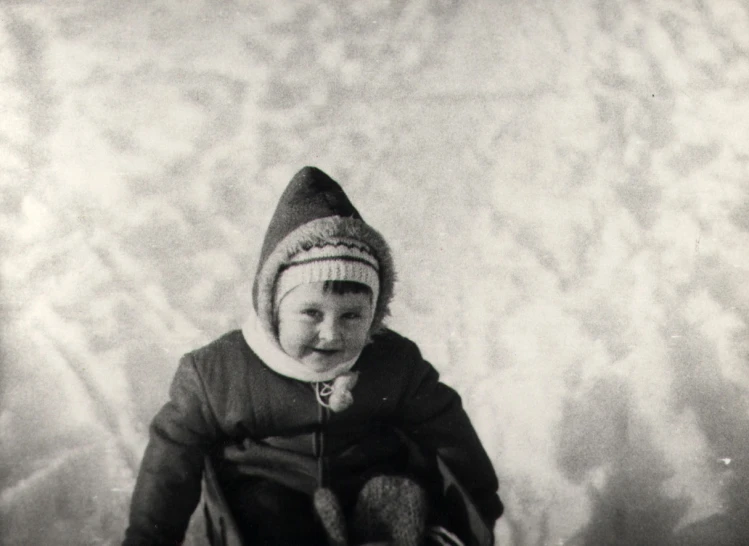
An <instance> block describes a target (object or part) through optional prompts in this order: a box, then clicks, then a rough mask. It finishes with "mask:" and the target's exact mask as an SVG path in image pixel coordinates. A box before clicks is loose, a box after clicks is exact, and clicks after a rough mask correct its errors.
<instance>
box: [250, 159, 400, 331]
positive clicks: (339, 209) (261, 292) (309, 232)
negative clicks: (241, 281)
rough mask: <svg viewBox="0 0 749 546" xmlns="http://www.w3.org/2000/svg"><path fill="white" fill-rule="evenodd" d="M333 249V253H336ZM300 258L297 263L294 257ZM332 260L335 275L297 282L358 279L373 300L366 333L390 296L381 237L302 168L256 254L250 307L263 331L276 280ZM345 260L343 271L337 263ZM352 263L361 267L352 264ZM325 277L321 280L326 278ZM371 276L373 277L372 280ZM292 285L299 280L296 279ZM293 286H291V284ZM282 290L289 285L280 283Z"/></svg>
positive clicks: (319, 175)
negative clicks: (293, 269) (305, 265)
mask: <svg viewBox="0 0 749 546" xmlns="http://www.w3.org/2000/svg"><path fill="white" fill-rule="evenodd" d="M336 249H337V250H336ZM302 256H303V257H304V258H305V259H300V257H302ZM322 260H325V261H326V262H328V263H330V262H332V261H336V262H338V263H337V264H336V265H337V266H339V269H337V270H336V271H337V273H335V274H333V276H331V270H330V269H326V270H325V274H324V275H323V278H322V279H318V277H315V275H318V276H319V274H320V273H319V272H320V269H319V268H316V269H315V271H313V272H312V273H311V274H310V273H309V271H307V272H306V273H302V274H301V276H300V277H299V279H302V278H303V279H306V280H305V281H302V282H313V281H315V280H332V279H334V278H335V279H345V280H358V281H360V282H363V283H364V284H367V285H369V286H370V287H373V294H374V296H375V297H376V298H377V301H376V304H375V312H374V319H373V321H372V328H371V332H372V333H374V332H376V331H377V330H379V329H381V328H382V327H383V324H382V322H383V320H384V318H385V317H386V316H387V315H388V312H389V311H388V306H389V304H390V300H391V299H392V297H393V286H394V283H395V272H394V268H393V259H392V255H391V253H390V249H389V247H388V245H387V243H386V242H385V239H384V238H383V237H382V235H380V234H379V233H378V232H377V231H376V230H375V229H373V228H372V227H371V226H369V225H368V224H367V223H366V222H365V221H364V219H363V218H362V217H361V214H359V211H357V210H356V208H355V207H354V205H353V204H352V203H351V201H350V200H349V199H348V197H347V196H346V194H345V193H344V191H343V189H342V188H341V186H340V185H338V183H337V182H336V181H335V180H333V179H332V178H330V177H329V176H328V175H327V174H325V173H324V172H323V171H321V170H320V169H317V168H315V167H304V168H303V169H302V170H300V171H299V172H298V173H297V174H296V175H295V176H294V178H292V179H291V182H289V185H288V186H287V187H286V190H285V191H284V192H283V194H282V195H281V198H280V200H279V202H278V205H277V207H276V211H275V212H274V214H273V217H272V218H271V221H270V224H269V226H268V231H267V232H266V235H265V240H264V241H263V247H262V250H261V252H260V260H259V263H258V268H257V273H256V275H255V283H254V285H253V303H254V306H255V312H256V313H257V316H258V318H259V320H260V322H261V324H262V326H263V327H264V328H265V329H266V330H267V331H268V332H273V331H274V326H273V316H274V306H275V305H276V302H277V301H279V296H282V295H283V294H278V293H277V291H278V290H279V278H280V277H281V276H282V274H283V275H288V273H286V272H287V271H288V270H289V269H290V267H292V266H294V267H297V266H299V265H300V264H301V263H302V262H305V263H309V262H320V261H322ZM343 262H348V264H349V265H346V266H345V267H346V271H345V272H342V271H343V270H342V269H340V267H342V266H341V265H340V264H342V263H343ZM357 262H358V263H360V264H362V265H363V266H362V265H357ZM326 275H327V276H326ZM373 277H374V278H373ZM293 282H300V281H299V280H297V281H293ZM293 282H292V284H291V285H293ZM285 286H286V287H285V288H284V287H281V290H287V289H288V286H290V285H289V283H288V282H287V283H285Z"/></svg>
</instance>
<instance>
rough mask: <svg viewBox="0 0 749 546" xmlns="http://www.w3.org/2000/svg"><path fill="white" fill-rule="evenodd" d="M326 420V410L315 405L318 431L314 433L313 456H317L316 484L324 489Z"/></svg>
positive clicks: (325, 479) (325, 480) (325, 475)
mask: <svg viewBox="0 0 749 546" xmlns="http://www.w3.org/2000/svg"><path fill="white" fill-rule="evenodd" d="M327 420H328V410H327V408H325V407H324V406H322V405H320V404H318V405H317V422H318V425H319V426H318V429H317V430H316V431H315V446H314V447H315V450H314V451H315V455H316V456H317V484H318V486H319V487H325V485H326V482H327V472H326V468H325V459H324V457H325V432H324V427H325V423H326V422H327Z"/></svg>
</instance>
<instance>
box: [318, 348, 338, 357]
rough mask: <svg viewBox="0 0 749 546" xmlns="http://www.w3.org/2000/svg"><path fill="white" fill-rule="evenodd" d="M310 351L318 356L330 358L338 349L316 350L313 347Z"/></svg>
mask: <svg viewBox="0 0 749 546" xmlns="http://www.w3.org/2000/svg"><path fill="white" fill-rule="evenodd" d="M312 350H313V351H314V352H316V353H318V354H321V355H324V356H331V355H334V354H336V353H338V352H340V349H317V348H315V347H313V348H312Z"/></svg>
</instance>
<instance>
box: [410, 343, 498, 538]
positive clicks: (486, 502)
mask: <svg viewBox="0 0 749 546" xmlns="http://www.w3.org/2000/svg"><path fill="white" fill-rule="evenodd" d="M409 355H410V357H411V358H409V359H408V360H409V364H410V366H411V369H412V373H411V376H410V380H409V385H408V388H407V391H406V394H405V396H404V397H403V399H402V407H401V411H400V415H401V416H402V423H401V427H402V428H403V430H404V432H405V433H406V434H407V435H408V436H409V437H410V438H411V439H412V440H413V441H414V442H416V444H418V445H419V446H420V447H421V448H422V449H423V450H425V451H427V452H431V453H436V454H437V455H439V456H440V458H441V459H442V460H443V461H444V462H445V463H446V464H447V466H448V467H449V468H450V470H451V471H452V472H453V473H454V474H455V477H456V478H457V479H458V480H459V482H460V483H461V485H462V486H463V488H464V489H465V490H466V491H467V492H468V493H469V495H470V496H471V498H472V500H473V502H474V503H475V505H476V508H477V509H478V510H479V512H480V513H481V515H482V519H484V521H485V523H486V524H487V527H488V528H489V529H492V528H493V527H494V523H495V522H496V520H497V519H498V518H499V516H500V515H501V514H502V510H503V507H502V503H501V502H500V500H499V495H498V490H499V481H498V479H497V475H496V473H495V471H494V467H493V466H492V463H491V460H490V459H489V456H488V455H487V453H486V451H485V450H484V447H483V446H482V444H481V441H480V440H479V438H478V435H477V434H476V431H475V429H474V427H473V425H472V424H471V421H470V419H469V417H468V415H467V414H466V412H465V410H464V409H463V404H462V401H461V398H460V396H459V395H458V393H457V392H455V391H454V390H453V389H451V388H450V387H448V386H447V385H445V384H444V383H441V382H440V381H439V374H438V372H437V370H435V369H434V367H433V366H432V365H431V364H429V363H428V362H427V361H425V360H424V359H423V358H422V356H421V353H420V352H419V350H418V348H417V347H416V346H415V345H412V346H411V348H410V351H409Z"/></svg>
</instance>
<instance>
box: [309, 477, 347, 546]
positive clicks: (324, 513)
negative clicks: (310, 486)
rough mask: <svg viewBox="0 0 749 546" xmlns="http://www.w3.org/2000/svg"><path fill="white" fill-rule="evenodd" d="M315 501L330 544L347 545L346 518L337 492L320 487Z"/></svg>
mask: <svg viewBox="0 0 749 546" xmlns="http://www.w3.org/2000/svg"><path fill="white" fill-rule="evenodd" d="M313 502H314V505H315V511H316V512H317V515H318V517H319V518H320V521H321V522H322V526H323V528H324V529H325V533H326V534H327V535H328V544H329V545H330V546H347V545H348V532H347V530H346V519H345V517H344V516H343V509H342V508H341V505H340V503H339V502H338V498H337V497H336V496H335V493H333V492H332V491H331V490H330V489H325V488H320V489H318V490H317V491H315V496H314V497H313Z"/></svg>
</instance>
